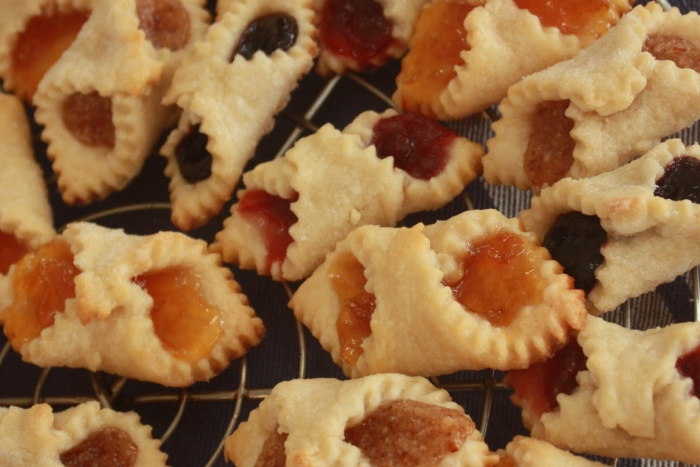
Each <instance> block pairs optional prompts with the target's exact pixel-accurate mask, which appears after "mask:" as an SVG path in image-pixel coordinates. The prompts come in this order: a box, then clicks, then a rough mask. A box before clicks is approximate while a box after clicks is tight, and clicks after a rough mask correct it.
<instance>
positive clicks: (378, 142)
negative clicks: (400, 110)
mask: <svg viewBox="0 0 700 467" xmlns="http://www.w3.org/2000/svg"><path fill="white" fill-rule="evenodd" d="M373 131H374V134H373V136H372V144H373V145H375V146H376V148H377V156H379V157H380V158H382V159H383V158H385V157H388V156H393V157H394V166H395V167H398V168H399V169H402V170H405V171H406V172H408V174H409V175H411V176H412V177H414V178H419V179H421V180H430V179H431V178H433V177H435V176H437V175H440V174H441V173H442V171H443V170H444V168H445V165H447V159H448V156H449V153H448V148H449V146H450V145H451V144H452V142H453V141H454V139H455V138H456V137H457V135H456V134H455V133H454V132H453V131H450V130H449V129H447V128H445V126H443V125H442V124H441V123H440V122H438V121H436V120H434V119H431V118H427V117H424V116H422V115H419V114H414V113H406V114H402V115H395V116H393V117H389V118H383V119H381V120H379V121H378V122H377V123H376V124H375V125H374V128H373Z"/></svg>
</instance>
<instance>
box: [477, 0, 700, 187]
mask: <svg viewBox="0 0 700 467" xmlns="http://www.w3.org/2000/svg"><path fill="white" fill-rule="evenodd" d="M655 41H661V42H662V44H661V47H659V48H661V49H663V48H664V47H667V48H670V49H672V50H674V47H673V43H674V41H679V42H682V44H683V45H682V46H679V47H677V48H676V49H675V50H676V54H677V55H676V56H675V57H674V59H675V60H676V61H678V62H679V63H680V64H681V65H682V66H683V67H680V66H678V65H676V63H675V62H674V61H673V60H671V59H667V57H665V56H664V55H662V54H661V53H659V51H658V50H656V51H654V50H655V47H654V46H653V43H654V42H655ZM683 48H686V50H687V52H688V54H690V55H692V54H693V51H694V53H695V55H696V61H695V63H694V65H693V64H692V63H691V64H689V63H688V62H683V61H682V59H681V58H679V56H678V50H682V49H683ZM647 50H652V52H653V53H656V54H658V55H659V57H660V58H662V59H656V58H655V56H654V55H652V53H650V52H649V51H647ZM671 55H673V54H671ZM697 57H700V16H698V14H697V13H695V12H691V13H688V14H686V15H682V14H681V13H680V12H679V10H678V9H676V8H673V9H671V10H669V11H666V12H664V11H663V10H662V9H661V7H660V6H659V5H658V4H656V3H654V2H650V3H648V4H647V5H646V6H638V7H635V8H634V9H633V10H632V11H631V12H630V13H628V14H626V15H625V16H624V17H623V18H622V19H621V21H620V23H619V24H618V25H617V26H616V27H615V28H613V29H612V30H611V31H610V32H609V33H608V34H606V35H605V36H604V37H602V38H601V39H600V40H599V41H597V42H596V43H594V44H593V45H591V46H590V47H588V48H587V49H586V50H584V51H582V52H581V53H580V54H578V55H577V56H576V57H574V58H573V59H570V60H568V61H565V62H562V63H559V64H557V65H554V66H552V67H550V68H548V69H546V70H543V71H541V72H538V73H535V74H532V75H530V76H528V77H527V78H525V79H523V80H522V81H521V82H519V83H518V84H516V85H514V86H513V87H512V88H510V90H509V91H508V97H507V98H505V99H504V100H503V102H502V103H501V105H500V108H499V110H500V113H501V115H502V117H501V118H500V120H498V121H497V122H495V123H494V124H493V130H494V132H495V136H493V138H491V139H490V140H489V141H487V148H488V154H487V155H486V157H484V178H485V179H486V181H487V182H489V183H493V184H499V183H500V184H505V185H515V186H517V187H518V188H520V189H529V188H533V189H535V190H537V189H539V188H540V187H542V186H543V185H551V184H552V183H554V182H555V181H556V180H559V179H561V178H563V177H566V176H569V177H572V178H584V177H591V176H593V175H597V174H600V173H602V172H606V171H610V170H613V169H615V168H617V167H619V166H620V165H622V164H624V163H625V162H627V161H629V160H630V159H632V158H633V157H635V156H638V155H639V154H643V153H644V152H646V151H648V150H649V149H651V148H652V147H653V146H654V145H656V144H658V143H659V142H660V141H661V139H662V138H664V137H666V136H668V135H671V134H673V133H675V132H677V131H679V130H682V129H683V128H685V127H687V126H688V125H690V124H692V123H693V122H695V121H696V120H697V119H698V118H700V110H699V109H700V62H699V61H698V58H697ZM693 66H694V69H693ZM554 103H557V104H560V105H561V106H562V108H561V109H560V110H559V111H556V112H552V113H550V114H549V115H547V116H545V114H544V113H543V114H542V115H543V116H545V117H544V118H538V109H539V110H542V106H543V105H554ZM562 111H563V112H564V113H562ZM552 114H556V115H558V118H559V119H560V120H561V121H558V122H557V123H550V124H551V125H556V126H558V127H561V128H563V127H564V125H569V126H570V127H571V130H570V131H568V132H566V133H565V134H561V135H559V138H560V139H561V144H559V145H556V144H555V145H552V144H550V142H551V141H555V139H554V138H553V137H552V134H551V133H552V132H550V131H546V130H545V131H541V132H537V131H535V130H534V129H535V128H536V125H543V126H545V127H546V125H547V122H546V121H542V122H540V121H541V120H546V119H547V118H549V119H551V118H552ZM538 136H540V138H538ZM539 140H543V142H544V146H545V147H544V149H542V148H541V147H540V148H538V147H536V145H537V144H539ZM528 145H530V146H531V147H530V149H529V150H528V149H527V148H528ZM550 152H551V153H550ZM553 167H556V169H553Z"/></svg>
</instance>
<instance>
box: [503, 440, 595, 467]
mask: <svg viewBox="0 0 700 467" xmlns="http://www.w3.org/2000/svg"><path fill="white" fill-rule="evenodd" d="M498 455H499V456H500V457H501V460H500V462H501V464H503V465H513V466H514V467H559V466H561V465H568V466H571V467H603V466H604V465H606V464H601V463H600V462H595V461H591V460H588V459H586V458H585V457H581V456H577V455H575V454H572V453H570V452H568V451H565V450H563V449H559V448H557V447H555V446H554V445H552V444H549V443H547V442H546V441H542V440H539V439H535V438H528V437H526V436H516V437H515V438H513V441H511V442H509V443H508V444H507V445H506V447H505V448H504V449H501V450H499V451H498ZM508 462H512V464H508ZM501 464H498V465H501Z"/></svg>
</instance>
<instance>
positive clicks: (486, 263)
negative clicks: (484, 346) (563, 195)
mask: <svg viewBox="0 0 700 467" xmlns="http://www.w3.org/2000/svg"><path fill="white" fill-rule="evenodd" d="M533 246H534V245H533V244H532V243H530V242H526V240H524V239H523V238H522V237H520V236H518V235H515V234H512V233H510V232H498V233H496V234H493V235H488V236H484V237H482V238H480V239H478V240H477V241H475V242H474V243H472V244H471V245H470V247H469V251H468V252H467V255H466V256H465V257H464V259H463V260H462V268H463V275H462V277H461V278H460V279H459V280H457V281H455V282H453V283H451V284H447V285H448V286H449V287H451V288H452V293H453V295H454V297H455V299H456V300H457V301H459V303H461V304H462V306H463V307H464V308H465V309H466V310H468V311H470V312H473V313H476V314H478V315H479V316H481V317H483V318H485V319H487V320H488V321H489V322H490V323H491V324H492V325H494V326H508V325H509V324H510V323H511V322H512V321H513V320H514V319H515V317H516V316H517V315H518V313H519V311H520V310H521V309H522V308H523V307H525V306H528V305H532V304H535V303H538V302H539V301H540V300H541V299H542V291H543V290H544V288H545V286H546V285H547V282H546V281H545V280H544V279H543V278H542V276H541V275H540V274H539V272H538V271H537V266H538V263H539V262H541V261H542V260H543V258H544V250H542V249H540V248H534V247H533Z"/></svg>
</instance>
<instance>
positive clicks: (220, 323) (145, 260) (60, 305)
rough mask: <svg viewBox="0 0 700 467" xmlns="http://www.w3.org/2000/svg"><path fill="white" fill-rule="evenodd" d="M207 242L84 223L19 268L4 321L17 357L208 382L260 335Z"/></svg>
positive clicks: (160, 379) (166, 380)
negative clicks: (141, 233) (130, 232)
mask: <svg viewBox="0 0 700 467" xmlns="http://www.w3.org/2000/svg"><path fill="white" fill-rule="evenodd" d="M206 248H207V247H206V243H205V242H204V241H201V240H195V239H192V238H189V237H187V236H185V235H184V234H181V233H176V232H160V233H157V234H154V235H150V236H136V235H127V234H125V233H124V232H123V231H121V230H111V229H107V228H104V227H99V226H97V225H94V224H88V223H74V224H69V225H68V227H67V228H66V230H65V231H64V232H63V233H62V234H61V235H60V236H58V237H56V238H55V239H54V240H52V241H51V242H49V243H47V244H45V245H43V246H42V247H40V248H39V249H38V250H37V251H36V253H30V254H28V255H26V256H25V257H24V258H23V259H22V260H21V261H20V262H19V263H17V265H16V271H15V274H14V277H13V298H14V300H13V302H12V303H11V304H10V305H9V306H8V307H7V308H5V310H4V312H3V313H2V315H0V318H2V323H1V324H2V325H3V330H4V332H5V335H6V336H7V338H8V341H9V342H10V344H12V347H13V348H14V349H15V350H16V351H17V352H19V353H20V354H21V355H22V358H23V359H24V360H25V361H27V362H30V363H34V364H36V365H39V366H67V367H73V368H87V369H89V370H91V371H97V370H102V371H106V372H109V373H115V374H118V375H122V376H125V377H129V378H136V379H140V380H143V381H152V382H155V383H160V384H163V385H165V386H188V385H191V384H192V383H194V382H196V381H205V380H209V379H210V378H212V377H213V376H215V375H216V374H217V373H219V372H220V371H222V370H224V369H225V368H226V367H227V366H228V365H229V363H230V361H231V360H233V359H235V358H238V357H240V356H242V355H243V354H244V353H245V352H246V351H247V350H248V349H249V348H250V347H252V346H254V345H256V344H257V343H258V342H259V341H260V339H261V338H262V336H263V334H264V327H263V324H262V322H261V321H260V319H259V318H257V317H256V316H255V313H254V312H253V310H252V309H251V308H250V307H249V306H248V304H247V298H246V297H245V296H244V295H243V294H242V293H241V291H240V287H239V285H238V283H237V282H235V280H234V279H233V277H232V275H231V271H230V270H229V269H227V268H225V267H223V266H221V259H220V257H219V256H218V255H216V254H212V253H208V252H207V249H206Z"/></svg>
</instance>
